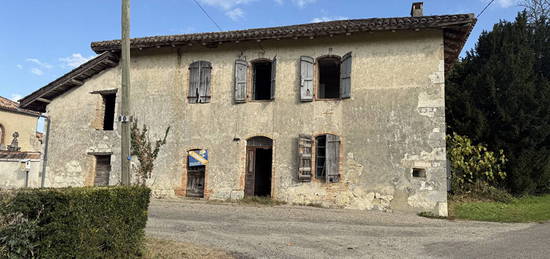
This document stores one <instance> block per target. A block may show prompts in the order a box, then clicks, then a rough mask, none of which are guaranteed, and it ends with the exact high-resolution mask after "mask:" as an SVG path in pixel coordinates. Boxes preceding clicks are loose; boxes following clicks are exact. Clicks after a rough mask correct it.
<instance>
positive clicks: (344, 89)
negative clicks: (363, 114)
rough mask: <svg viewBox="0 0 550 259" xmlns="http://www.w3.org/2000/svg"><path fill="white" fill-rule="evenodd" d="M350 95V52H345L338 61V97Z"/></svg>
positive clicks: (348, 96)
mask: <svg viewBox="0 0 550 259" xmlns="http://www.w3.org/2000/svg"><path fill="white" fill-rule="evenodd" d="M350 97H351V52H348V53H346V55H344V57H343V58H342V63H340V98H350Z"/></svg>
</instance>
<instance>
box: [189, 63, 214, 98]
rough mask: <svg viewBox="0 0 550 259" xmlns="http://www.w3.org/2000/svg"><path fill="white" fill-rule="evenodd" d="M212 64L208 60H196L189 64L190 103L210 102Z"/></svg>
mask: <svg viewBox="0 0 550 259" xmlns="http://www.w3.org/2000/svg"><path fill="white" fill-rule="evenodd" d="M211 71H212V64H211V63H210V62H208V61H195V62H193V63H191V65H189V94H188V95H187V98H188V99H189V103H208V102H210V78H211V75H210V74H211Z"/></svg>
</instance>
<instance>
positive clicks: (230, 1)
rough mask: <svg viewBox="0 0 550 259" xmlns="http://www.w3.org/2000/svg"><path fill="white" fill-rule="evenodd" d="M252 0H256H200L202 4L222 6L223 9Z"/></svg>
mask: <svg viewBox="0 0 550 259" xmlns="http://www.w3.org/2000/svg"><path fill="white" fill-rule="evenodd" d="M253 1H256V0H200V2H201V3H203V4H206V5H209V6H214V7H218V8H222V9H224V10H229V9H232V8H233V7H235V6H237V5H241V4H247V3H250V2H253Z"/></svg>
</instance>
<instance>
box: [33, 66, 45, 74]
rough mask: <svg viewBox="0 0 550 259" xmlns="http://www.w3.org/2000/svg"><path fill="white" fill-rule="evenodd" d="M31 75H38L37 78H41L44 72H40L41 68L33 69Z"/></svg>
mask: <svg viewBox="0 0 550 259" xmlns="http://www.w3.org/2000/svg"><path fill="white" fill-rule="evenodd" d="M31 73H33V74H35V75H37V76H41V75H43V74H44V71H42V70H40V69H39V68H36V67H33V68H32V69H31Z"/></svg>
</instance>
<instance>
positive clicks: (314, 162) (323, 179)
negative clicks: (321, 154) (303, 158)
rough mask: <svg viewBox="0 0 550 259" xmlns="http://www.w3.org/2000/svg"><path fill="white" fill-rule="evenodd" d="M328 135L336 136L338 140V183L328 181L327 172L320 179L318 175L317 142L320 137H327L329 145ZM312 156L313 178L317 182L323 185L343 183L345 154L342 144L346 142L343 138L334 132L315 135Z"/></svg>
mask: <svg viewBox="0 0 550 259" xmlns="http://www.w3.org/2000/svg"><path fill="white" fill-rule="evenodd" d="M328 135H332V136H335V137H336V138H337V139H338V143H339V144H338V150H337V152H338V156H337V157H336V159H337V168H336V170H337V173H338V174H337V175H338V178H337V181H336V182H329V181H327V176H326V172H325V174H324V175H323V176H321V177H319V176H318V175H317V173H318V172H317V162H318V161H317V160H318V141H317V138H318V137H321V136H325V143H327V136H328ZM312 140H313V141H312V150H311V151H312V154H311V156H312V157H311V176H312V177H311V178H312V179H315V181H318V182H321V183H324V184H331V183H339V182H341V181H342V173H341V169H342V167H341V164H342V163H343V161H342V154H343V150H344V149H343V145H342V143H343V142H344V141H343V139H342V137H341V136H340V135H338V134H335V133H333V132H323V133H319V134H315V135H313V136H312ZM326 150H327V146H326V145H325V165H324V166H325V167H326V158H327V151H326Z"/></svg>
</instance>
